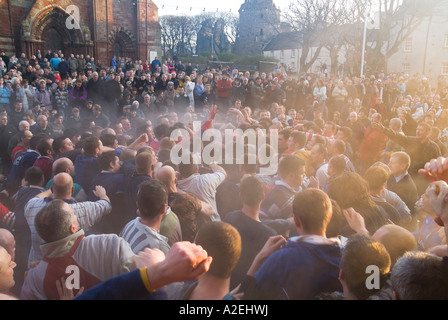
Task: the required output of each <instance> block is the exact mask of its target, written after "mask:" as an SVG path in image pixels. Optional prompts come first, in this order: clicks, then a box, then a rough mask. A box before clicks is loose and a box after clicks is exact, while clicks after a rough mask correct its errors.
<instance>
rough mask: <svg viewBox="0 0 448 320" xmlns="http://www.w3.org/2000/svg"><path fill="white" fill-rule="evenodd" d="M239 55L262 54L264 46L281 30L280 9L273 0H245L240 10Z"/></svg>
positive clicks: (237, 46)
mask: <svg viewBox="0 0 448 320" xmlns="http://www.w3.org/2000/svg"><path fill="white" fill-rule="evenodd" d="M239 14H240V18H239V36H238V39H237V42H236V46H235V53H236V54H238V55H262V54H263V48H264V47H265V46H266V45H267V44H268V42H269V41H270V40H271V39H272V38H273V37H274V36H276V35H277V34H278V33H279V32H280V9H278V8H277V7H276V6H275V4H274V2H273V1H272V0H245V2H244V3H243V4H242V5H241V7H240V10H239Z"/></svg>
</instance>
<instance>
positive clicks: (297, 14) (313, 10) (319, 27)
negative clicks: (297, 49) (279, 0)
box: [284, 0, 351, 73]
mask: <svg viewBox="0 0 448 320" xmlns="http://www.w3.org/2000/svg"><path fill="white" fill-rule="evenodd" d="M350 2H351V1H350V0H308V1H301V0H295V1H293V2H291V3H290V5H289V10H288V12H287V13H286V14H284V20H285V21H286V22H288V23H289V24H290V26H291V27H292V29H293V30H294V31H297V32H300V33H301V43H300V44H301V56H300V58H299V62H300V72H302V73H303V72H308V70H309V69H310V67H311V66H312V65H313V64H314V63H315V62H316V60H317V59H318V57H319V55H320V53H321V51H322V49H323V48H324V47H325V46H329V47H330V49H332V47H333V46H334V41H335V40H338V37H335V36H334V35H335V32H337V30H338V27H340V26H342V25H344V24H346V23H347V22H348V21H349V20H350V14H349V13H350V11H349V10H347V7H348V6H349V3H350ZM338 41H339V40H338ZM333 51H334V50H333Z"/></svg>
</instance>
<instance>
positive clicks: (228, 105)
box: [0, 51, 448, 300]
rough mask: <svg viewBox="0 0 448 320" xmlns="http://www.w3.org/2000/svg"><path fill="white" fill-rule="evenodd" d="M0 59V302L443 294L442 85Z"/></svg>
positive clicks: (446, 106) (445, 112)
mask: <svg viewBox="0 0 448 320" xmlns="http://www.w3.org/2000/svg"><path fill="white" fill-rule="evenodd" d="M1 61H3V63H1V64H0V67H2V68H0V74H1V77H0V144H1V147H0V160H1V180H2V184H1V189H0V190H1V191H0V295H1V298H2V299H23V300H58V299H86V300H90V299H168V300H223V299H224V300H257V299H268V300H277V299H279V300H311V299H320V300H333V299H340V300H342V299H356V300H367V299H371V300H393V299H403V300H407V299H417V300H419V299H447V298H448V282H447V280H446V277H445V270H448V264H447V261H448V260H447V259H448V258H447V256H448V252H447V250H448V247H447V243H446V231H447V230H446V228H447V227H448V210H447V205H446V202H445V197H446V195H447V193H448V184H447V183H446V182H448V158H445V157H447V147H448V141H447V139H446V137H447V135H448V130H447V128H448V83H447V82H446V81H445V80H444V79H443V78H441V79H439V82H438V85H437V86H434V85H433V84H431V81H430V79H428V78H426V77H425V76H424V75H420V74H416V75H413V76H409V75H406V74H401V73H397V74H386V73H383V72H379V73H377V74H374V75H369V76H368V77H358V76H356V75H344V76H342V77H341V76H340V75H338V76H336V75H329V74H326V73H316V74H304V75H298V76H297V75H293V74H291V73H289V72H288V71H287V70H285V69H284V67H283V66H280V67H278V68H275V70H273V71H272V72H260V71H255V72H249V71H245V72H241V71H240V70H238V68H236V67H235V68H230V67H225V68H224V67H216V68H213V67H209V66H206V67H203V68H199V66H198V65H192V64H191V63H188V64H183V63H182V61H178V60H171V59H169V58H168V59H166V60H165V61H160V60H159V59H158V58H155V59H154V60H153V61H150V62H149V61H145V62H143V61H140V60H132V59H130V58H121V57H119V58H115V57H114V59H113V60H112V61H111V63H110V65H106V66H102V65H98V64H97V63H96V61H95V59H94V57H90V56H89V55H86V56H84V55H83V54H72V53H70V55H67V56H66V55H65V54H64V53H62V52H61V51H59V52H51V51H48V52H47V53H41V52H37V53H36V55H33V56H32V57H27V56H26V55H25V54H21V55H20V57H17V56H16V55H9V56H8V55H6V54H5V53H4V52H2V54H1ZM195 123H200V127H199V128H198V127H197V126H195V125H194V124H195ZM178 129H182V130H183V132H187V133H188V136H187V137H185V136H179V135H177V134H176V132H178V131H177V130H178ZM208 129H217V130H219V131H220V132H222V133H223V136H224V132H226V131H227V130H229V129H233V130H234V131H236V129H241V130H242V131H243V132H255V133H256V137H257V138H256V139H257V140H258V139H261V138H262V137H263V139H264V141H266V143H265V146H278V148H277V150H275V156H276V157H277V158H278V167H277V168H276V172H274V173H273V174H265V173H262V170H261V169H262V168H263V167H264V166H266V164H265V163H262V162H261V161H255V162H251V161H248V160H249V159H250V158H251V156H253V155H256V156H257V155H258V154H259V153H257V152H258V151H259V147H260V145H259V144H257V141H256V142H255V143H254V142H253V141H252V140H251V139H247V136H245V135H238V134H236V135H233V136H231V137H230V138H229V139H232V141H221V142H220V141H208V140H207V139H202V140H201V141H202V143H201V144H200V150H199V151H198V150H196V148H195V147H194V146H193V144H194V143H193V140H194V139H195V138H196V137H199V138H201V137H202V135H204V133H205V132H206V131H207V130H208ZM274 132H275V133H276V134H274ZM226 138H228V136H226ZM272 139H276V141H273V140H272ZM185 140H186V141H185ZM185 142H187V145H191V148H190V149H189V150H187V151H182V152H188V154H187V159H188V160H190V161H183V162H180V163H179V162H176V161H174V158H175V157H173V154H172V153H173V150H174V148H175V147H176V145H177V144H179V143H185ZM229 143H230V145H231V146H234V149H235V150H236V148H237V147H238V146H240V145H242V146H243V150H244V161H230V162H228V161H225V160H228V159H227V157H229V150H228V148H226V146H228V145H229ZM217 144H218V145H217ZM211 147H213V148H215V149H214V150H222V159H219V161H213V162H206V161H204V160H203V159H202V158H201V157H200V154H198V153H201V152H202V151H203V150H205V149H207V148H208V149H210V148H211ZM235 150H234V151H235ZM216 153H217V152H216V151H215V155H216ZM218 154H221V152H219V153H218ZM232 155H233V153H231V155H230V157H232ZM176 156H177V155H176ZM183 156H185V155H183ZM198 158H199V160H201V159H202V161H195V160H197V159H198ZM182 159H185V157H182ZM232 160H235V159H232ZM258 160H260V159H258ZM371 266H375V267H376V268H377V269H375V270H377V274H375V275H377V276H378V278H377V281H374V282H375V283H374V284H373V285H371V286H369V285H367V282H368V279H371V278H369V276H371V274H372V272H371V271H368V270H370V269H369V267H371ZM375 270H374V271H375Z"/></svg>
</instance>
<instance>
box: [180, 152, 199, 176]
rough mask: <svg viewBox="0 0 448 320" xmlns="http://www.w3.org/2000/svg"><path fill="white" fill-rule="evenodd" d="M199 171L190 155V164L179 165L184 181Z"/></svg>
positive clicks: (182, 163)
mask: <svg viewBox="0 0 448 320" xmlns="http://www.w3.org/2000/svg"><path fill="white" fill-rule="evenodd" d="M197 171H198V165H197V164H195V163H194V162H193V155H192V154H190V161H189V163H185V162H181V163H179V174H180V176H181V178H182V179H186V178H188V177H190V176H191V175H193V174H195V173H196V172H197Z"/></svg>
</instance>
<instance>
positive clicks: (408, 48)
mask: <svg viewBox="0 0 448 320" xmlns="http://www.w3.org/2000/svg"><path fill="white" fill-rule="evenodd" d="M404 51H405V52H411V51H412V38H407V39H406V41H405V42H404Z"/></svg>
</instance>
